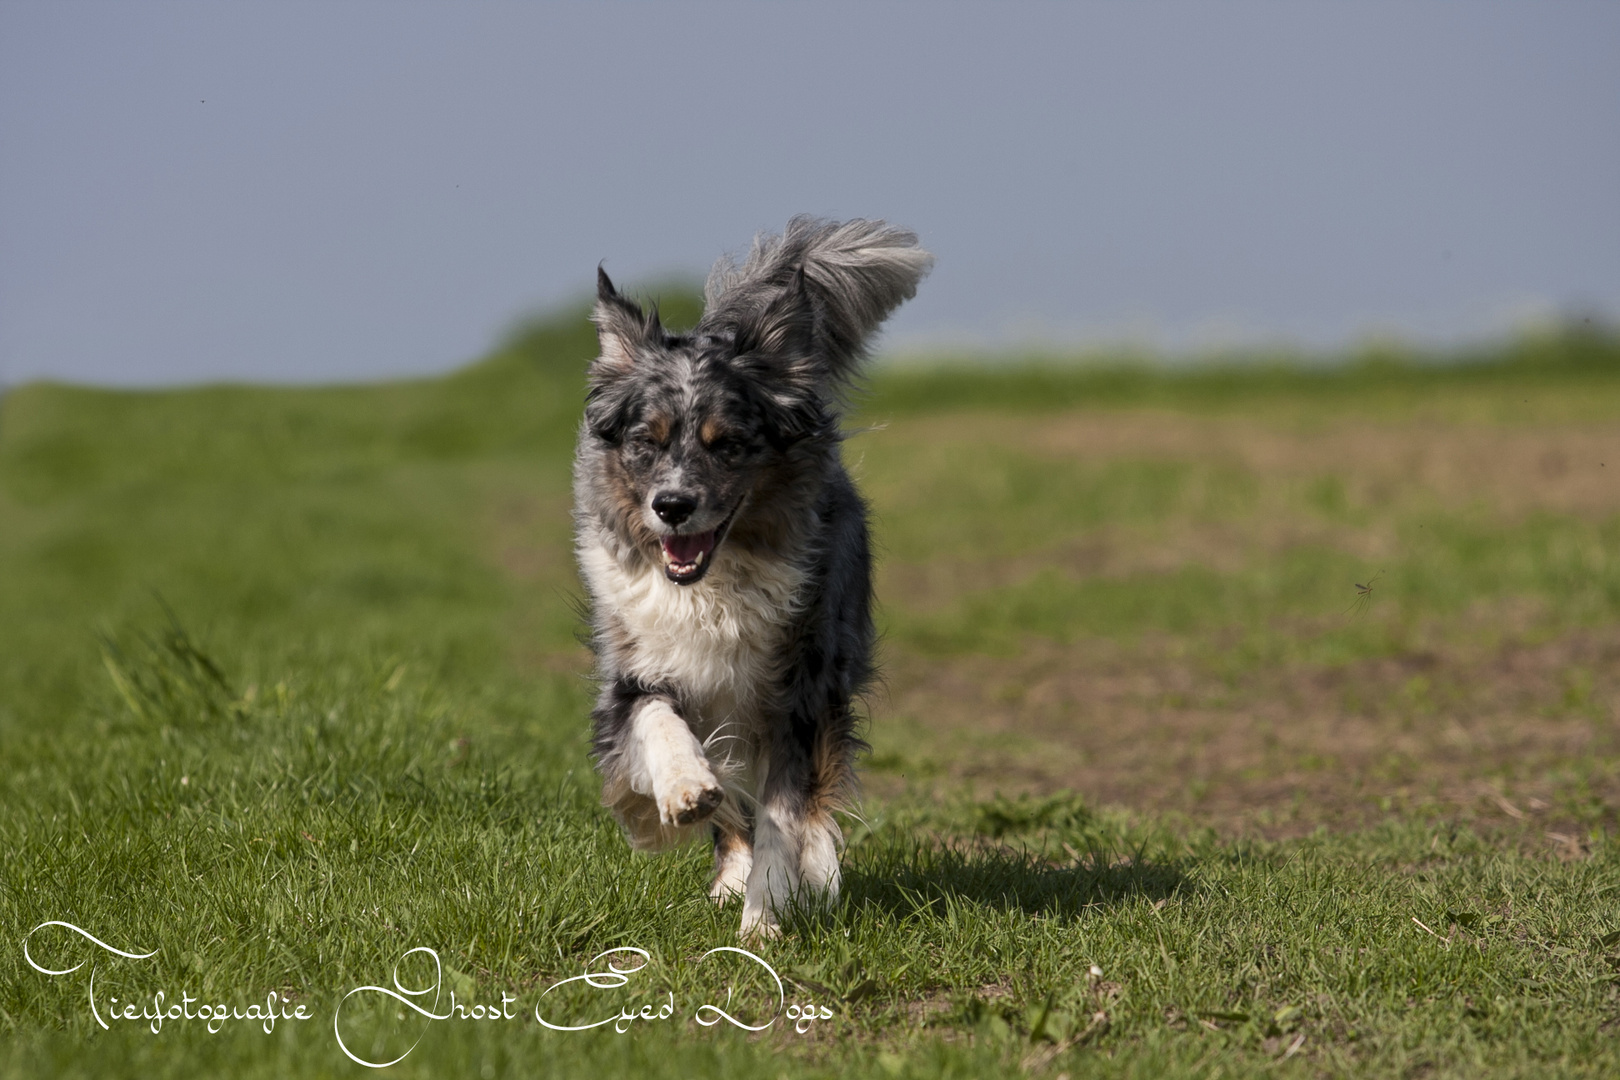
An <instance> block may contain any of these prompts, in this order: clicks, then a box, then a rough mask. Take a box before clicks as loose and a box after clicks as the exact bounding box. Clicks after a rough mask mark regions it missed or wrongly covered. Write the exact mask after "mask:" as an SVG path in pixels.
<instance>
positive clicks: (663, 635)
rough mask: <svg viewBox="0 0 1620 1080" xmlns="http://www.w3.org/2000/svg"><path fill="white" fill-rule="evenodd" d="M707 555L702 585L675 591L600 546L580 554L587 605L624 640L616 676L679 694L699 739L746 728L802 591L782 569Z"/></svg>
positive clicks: (735, 556)
mask: <svg viewBox="0 0 1620 1080" xmlns="http://www.w3.org/2000/svg"><path fill="white" fill-rule="evenodd" d="M716 555H717V557H716V559H715V563H714V566H713V568H712V569H711V570H710V571H709V573H708V574H707V575H706V576H705V577H704V578H703V580H702V581H700V582H698V583H697V584H696V585H677V584H675V583H674V582H672V581H670V580H669V579H668V578H667V577H665V576H664V572H663V569H662V568H661V567H658V566H652V565H648V564H646V563H645V562H643V563H642V564H641V565H639V566H637V567H634V568H630V567H626V566H625V565H624V563H622V562H621V561H620V560H619V559H618V558H616V557H615V556H614V554H613V553H612V552H610V551H608V550H606V549H605V547H604V546H598V545H587V546H585V547H584V548H583V549H582V550H581V551H580V553H579V559H580V567H581V569H582V571H583V572H584V575H585V578H586V581H587V583H588V584H589V586H590V589H591V594H592V597H593V598H594V600H595V602H596V604H597V605H599V607H600V609H601V612H602V614H606V615H608V616H610V617H611V618H612V619H614V620H615V621H617V622H618V623H619V625H620V627H621V628H622V629H623V631H624V635H623V638H622V639H621V642H620V643H619V648H618V650H617V655H616V660H617V662H618V665H619V667H620V669H621V670H622V671H623V672H624V673H625V674H627V675H631V676H633V677H635V678H637V679H639V680H641V681H643V682H645V683H647V684H649V685H653V686H659V685H664V686H674V687H679V688H680V690H681V691H682V693H683V694H684V695H685V697H686V699H687V701H688V702H690V703H691V704H692V705H695V706H696V707H697V709H698V711H699V713H700V714H701V715H700V716H697V717H689V720H692V721H695V722H696V723H695V725H694V726H697V727H699V728H700V729H701V730H700V735H703V736H706V735H707V733H708V732H710V731H713V730H714V729H715V728H716V727H720V726H729V725H730V724H731V723H733V722H736V721H740V722H742V723H743V724H744V725H745V726H751V722H752V720H753V719H754V717H755V715H756V713H757V710H758V707H759V704H760V701H761V698H762V697H763V695H764V692H765V689H766V688H767V687H768V686H770V685H771V683H772V682H773V681H774V679H775V677H776V675H777V672H778V669H779V668H780V666H781V664H782V661H783V656H782V648H783V636H784V633H785V631H786V629H787V626H788V624H789V622H790V621H791V619H792V617H793V615H794V613H795V612H796V611H797V609H798V606H799V604H800V591H801V589H802V588H803V585H804V573H803V572H802V571H801V570H799V569H798V568H797V567H796V566H794V565H792V564H791V563H789V562H787V561H785V560H779V559H763V558H760V557H758V556H755V555H752V554H750V553H748V552H746V551H740V550H728V549H726V548H724V547H722V548H721V549H720V550H719V551H718V552H717V553H716Z"/></svg>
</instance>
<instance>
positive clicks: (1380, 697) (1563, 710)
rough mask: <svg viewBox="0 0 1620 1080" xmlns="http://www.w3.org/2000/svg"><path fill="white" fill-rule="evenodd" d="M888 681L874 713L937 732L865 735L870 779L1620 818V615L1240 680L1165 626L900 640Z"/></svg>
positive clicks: (1294, 825) (1245, 809) (1565, 827)
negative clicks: (1126, 638)
mask: <svg viewBox="0 0 1620 1080" xmlns="http://www.w3.org/2000/svg"><path fill="white" fill-rule="evenodd" d="M889 686H890V693H889V695H888V698H887V700H885V701H883V702H882V703H880V705H879V707H878V709H877V710H876V711H877V713H878V716H877V719H876V721H875V726H876V727H878V728H879V729H881V728H882V726H883V725H884V724H885V723H891V722H892V723H895V724H897V725H898V726H899V729H900V733H901V738H900V740H898V741H899V743H900V744H902V745H904V744H905V742H906V740H908V739H910V738H911V736H912V735H913V734H916V735H919V736H920V735H922V734H923V733H924V732H926V734H927V738H928V742H927V743H917V742H911V743H910V745H912V746H917V747H918V748H919V750H918V753H917V754H916V755H915V757H912V756H909V755H908V754H907V753H906V752H905V751H904V750H903V749H902V750H900V751H898V752H892V753H891V756H888V757H886V756H885V754H884V752H883V751H884V750H885V748H888V747H892V746H894V745H895V743H893V742H886V741H885V739H884V737H883V735H882V734H881V733H880V734H878V735H876V736H875V737H876V739H877V742H878V745H879V753H878V754H877V755H876V758H875V760H876V762H877V763H878V765H879V767H880V770H881V769H885V768H886V770H887V774H886V775H885V774H884V773H883V772H881V771H880V772H879V774H878V775H876V776H874V783H873V785H872V786H873V788H874V790H877V791H879V792H881V791H883V790H885V789H889V790H892V789H894V788H895V787H897V786H898V785H900V784H903V783H923V784H931V785H943V784H952V783H961V782H970V783H972V784H973V786H974V787H975V788H976V789H978V790H987V789H991V790H1001V791H1006V792H1009V793H1010V792H1015V791H1029V792H1035V793H1049V792H1052V791H1055V790H1059V789H1065V788H1067V789H1073V790H1075V791H1078V792H1080V793H1082V794H1083V795H1084V796H1085V797H1086V798H1087V799H1088V800H1089V801H1092V802H1094V803H1097V804H1102V805H1121V806H1125V807H1129V808H1132V809H1138V810H1151V811H1172V812H1179V813H1183V814H1186V815H1188V816H1189V817H1191V818H1193V819H1195V820H1198V821H1202V822H1207V823H1209V824H1211V825H1215V826H1217V827H1219V828H1221V829H1223V830H1236V831H1254V832H1259V833H1262V834H1265V835H1272V836H1284V835H1295V834H1300V833H1304V832H1309V831H1311V830H1312V829H1314V828H1316V827H1317V826H1320V825H1326V826H1329V827H1331V828H1341V827H1354V826H1359V825H1365V824H1367V823H1369V822H1371V821H1375V820H1378V819H1379V818H1381V817H1383V816H1385V815H1387V814H1389V813H1391V812H1402V813H1411V812H1424V813H1434V814H1440V815H1446V816H1458V817H1462V818H1466V819H1469V820H1477V821H1481V822H1487V823H1488V822H1493V821H1494V822H1498V823H1502V824H1508V823H1512V822H1520V823H1524V822H1531V823H1540V824H1542V825H1543V826H1544V827H1545V830H1546V831H1547V832H1549V833H1558V834H1559V835H1561V836H1563V837H1566V838H1569V843H1573V844H1576V845H1577V846H1578V843H1579V840H1578V838H1579V837H1580V836H1583V835H1585V833H1586V832H1587V831H1588V830H1589V829H1590V828H1591V827H1593V826H1595V825H1606V826H1609V827H1613V826H1614V825H1615V824H1616V823H1617V820H1620V818H1617V814H1620V628H1615V627H1603V628H1599V629H1593V630H1589V631H1582V632H1579V633H1573V634H1569V635H1567V636H1564V637H1560V638H1558V639H1557V640H1552V641H1544V642H1534V641H1530V640H1526V639H1520V638H1515V639H1512V640H1506V641H1501V642H1499V643H1497V644H1492V645H1467V644H1439V643H1437V644H1434V645H1431V646H1421V647H1416V646H1415V647H1413V648H1412V649H1411V650H1410V651H1407V652H1404V653H1402V654H1400V655H1397V656H1391V657H1387V658H1383V659H1377V660H1368V661H1364V662H1359V663H1354V664H1349V665H1344V666H1340V667H1324V666H1318V667H1307V666H1289V667H1282V668H1276V669H1261V670H1258V671H1256V672H1254V673H1252V674H1250V675H1248V676H1245V677H1243V678H1241V679H1238V680H1235V681H1233V680H1229V679H1227V678H1223V677H1222V676H1221V675H1219V674H1218V673H1215V672H1213V671H1211V670H1209V669H1208V668H1207V666H1205V665H1203V664H1201V663H1200V662H1198V661H1197V660H1195V659H1192V658H1190V657H1189V655H1188V654H1187V652H1186V650H1185V648H1184V647H1183V646H1182V645H1179V644H1178V643H1175V642H1159V643H1147V644H1144V645H1140V646H1133V647H1125V646H1121V645H1118V644H1114V643H1110V642H1085V643H1081V644H1077V645H1074V646H1060V645H1055V644H1040V645H1034V646H1031V647H1030V649H1029V650H1028V651H1027V652H1026V653H1025V654H1024V655H1022V656H1020V657H1018V658H1016V659H1011V660H1006V659H992V658H988V657H977V656H975V657H962V658H955V659H952V660H950V661H946V662H940V661H932V660H927V659H923V658H919V657H898V658H896V659H895V661H894V663H893V664H892V665H891V671H890V681H889ZM930 744H932V745H930ZM886 762H887V763H888V764H887V765H885V763H886ZM908 774H909V775H908ZM930 774H933V775H932V776H931V777H930ZM901 777H905V779H904V780H901V779H900V778H901ZM1556 842H1558V843H1564V841H1556Z"/></svg>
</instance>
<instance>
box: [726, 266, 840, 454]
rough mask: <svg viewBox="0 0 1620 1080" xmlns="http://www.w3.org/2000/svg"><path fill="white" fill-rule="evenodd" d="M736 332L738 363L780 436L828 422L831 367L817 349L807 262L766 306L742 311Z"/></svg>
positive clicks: (788, 438)
mask: <svg viewBox="0 0 1620 1080" xmlns="http://www.w3.org/2000/svg"><path fill="white" fill-rule="evenodd" d="M735 334H736V337H735V342H736V350H737V359H736V361H735V363H736V364H737V366H738V367H739V368H740V369H742V370H744V371H747V372H749V373H750V374H751V375H753V376H754V381H755V384H756V385H757V386H759V387H761V388H762V389H763V390H764V394H765V398H766V401H767V409H766V411H767V413H768V415H769V416H770V421H771V426H772V427H773V428H774V429H775V431H776V433H777V435H778V436H779V437H780V440H782V441H787V442H793V441H796V440H798V439H801V438H803V437H805V436H806V435H809V434H811V433H812V432H814V431H817V430H819V429H821V428H823V427H825V425H826V421H827V413H826V409H825V408H824V404H825V403H824V398H825V397H826V395H827V391H828V385H827V384H828V372H827V371H826V366H825V364H824V363H823V361H822V359H821V357H820V355H819V354H818V353H817V351H816V309H815V301H814V299H813V298H812V297H811V295H810V287H809V283H808V281H806V279H805V271H804V266H803V264H800V265H799V267H798V268H797V269H796V270H794V271H793V276H792V277H791V278H789V279H788V283H787V284H786V285H785V286H783V287H782V289H780V290H779V291H778V292H777V294H776V295H775V296H773V297H771V299H770V301H769V302H768V303H766V304H765V306H764V307H763V308H760V309H758V310H756V311H746V312H743V313H741V314H740V316H739V317H738V319H737V323H736V328H735Z"/></svg>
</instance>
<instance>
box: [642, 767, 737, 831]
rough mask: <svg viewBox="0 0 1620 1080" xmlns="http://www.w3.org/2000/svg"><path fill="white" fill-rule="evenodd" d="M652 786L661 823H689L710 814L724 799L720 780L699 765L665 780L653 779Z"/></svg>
mask: <svg viewBox="0 0 1620 1080" xmlns="http://www.w3.org/2000/svg"><path fill="white" fill-rule="evenodd" d="M653 788H654V791H653V797H654V799H655V800H656V801H657V803H658V819H659V820H660V821H662V822H663V823H664V824H665V825H692V824H694V823H696V822H699V821H702V820H703V819H704V818H706V817H708V816H709V815H710V814H712V813H714V812H715V810H717V809H719V807H720V804H721V803H723V802H725V801H726V792H725V789H724V788H722V787H721V786H720V781H718V780H716V779H715V777H714V773H713V772H711V771H710V770H708V769H706V768H701V766H700V767H699V769H694V770H693V771H691V772H689V773H686V774H684V775H681V776H676V777H673V778H671V779H670V780H668V781H667V782H663V783H658V782H656V781H655V782H654V784H653Z"/></svg>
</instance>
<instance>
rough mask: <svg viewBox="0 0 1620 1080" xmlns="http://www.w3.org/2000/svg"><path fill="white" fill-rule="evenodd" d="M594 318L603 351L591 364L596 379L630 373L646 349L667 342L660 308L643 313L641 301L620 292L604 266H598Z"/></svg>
mask: <svg viewBox="0 0 1620 1080" xmlns="http://www.w3.org/2000/svg"><path fill="white" fill-rule="evenodd" d="M591 321H592V322H594V323H595V324H596V336H597V340H598V342H599V343H600V345H601V350H602V355H601V356H600V358H598V360H597V361H596V362H595V363H593V364H592V365H591V377H592V379H593V381H594V380H598V379H602V378H605V377H611V376H614V375H627V374H629V373H630V371H632V370H633V369H634V368H635V366H636V362H637V357H638V356H639V355H640V353H641V351H642V349H644V348H645V347H646V346H648V345H662V344H663V343H664V328H663V326H662V325H660V323H659V321H658V309H657V308H653V309H652V310H651V311H647V312H643V311H642V310H641V305H640V304H638V303H636V302H635V301H634V300H631V299H629V298H628V297H626V296H622V295H620V293H619V291H618V290H617V289H615V288H614V287H613V280H612V279H611V278H609V277H608V276H607V271H606V270H604V269H602V268H601V267H600V266H598V267H597V268H596V307H595V308H594V309H593V310H592V312H591Z"/></svg>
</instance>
